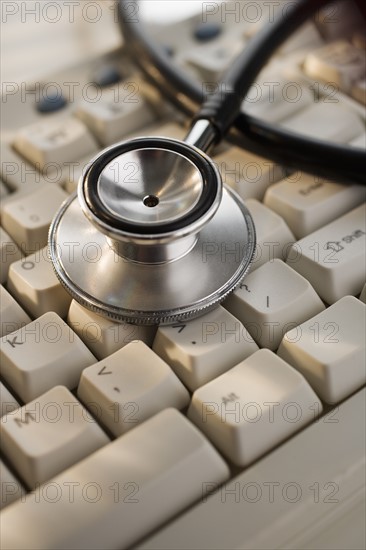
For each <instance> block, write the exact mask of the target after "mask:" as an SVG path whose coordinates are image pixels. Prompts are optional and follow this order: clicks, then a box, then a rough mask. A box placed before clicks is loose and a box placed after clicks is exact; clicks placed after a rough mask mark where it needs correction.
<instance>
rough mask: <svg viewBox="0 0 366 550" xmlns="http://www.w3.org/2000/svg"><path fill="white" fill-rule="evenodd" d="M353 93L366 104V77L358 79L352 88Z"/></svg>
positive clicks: (353, 95)
mask: <svg viewBox="0 0 366 550" xmlns="http://www.w3.org/2000/svg"><path fill="white" fill-rule="evenodd" d="M351 95H352V97H353V98H354V99H356V100H357V101H359V102H360V103H362V105H366V78H360V80H356V82H355V83H354V84H353V86H352V88H351Z"/></svg>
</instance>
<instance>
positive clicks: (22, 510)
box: [1, 409, 229, 550]
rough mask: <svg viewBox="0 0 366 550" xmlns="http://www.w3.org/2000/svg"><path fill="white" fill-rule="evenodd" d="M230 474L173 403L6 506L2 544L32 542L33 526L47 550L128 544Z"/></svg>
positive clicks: (14, 546) (34, 540)
mask: <svg viewBox="0 0 366 550" xmlns="http://www.w3.org/2000/svg"><path fill="white" fill-rule="evenodd" d="M228 477H229V469H228V467H227V465H226V464H225V463H224V461H223V459H222V458H221V457H220V456H219V454H218V453H217V451H216V450H215V449H214V448H213V447H212V446H211V444H210V443H209V442H208V441H207V440H206V439H205V438H204V436H203V435H202V434H201V433H200V432H199V431H198V430H197V428H195V427H194V426H193V425H192V424H191V423H190V422H189V421H188V420H187V419H186V418H184V417H183V416H182V415H181V414H180V413H179V412H178V411H176V410H174V409H166V410H164V411H163V412H161V413H159V414H157V415H156V416H154V417H153V418H151V419H149V420H147V421H146V422H144V423H143V424H141V425H140V426H138V427H136V428H135V429H134V430H131V431H130V432H129V433H127V434H126V435H124V436H122V437H120V438H118V439H116V440H115V441H113V442H112V443H110V444H108V445H105V446H104V447H103V448H101V449H99V450H98V451H96V452H95V453H93V454H91V455H90V456H89V457H87V458H85V459H84V460H83V461H81V462H79V463H77V464H76V465H74V466H72V467H71V468H69V469H68V470H65V471H64V472H63V473H61V474H59V475H58V476H57V477H55V478H53V479H52V480H51V481H50V482H49V483H48V484H47V483H46V484H44V485H42V486H41V487H39V488H37V489H36V491H35V493H30V494H29V495H27V497H26V498H25V502H18V503H15V504H14V505H13V506H9V507H8V508H6V509H5V510H4V511H3V513H2V515H1V523H2V527H5V526H6V529H2V531H3V541H2V543H3V546H4V547H5V548H7V549H9V550H10V549H17V550H20V549H21V548H24V549H25V548H29V533H30V532H31V533H32V544H33V546H34V547H36V548H38V549H39V550H41V549H42V548H44V549H49V548H73V549H77V548H78V549H82V548H90V549H91V550H92V549H95V550H97V549H98V550H99V549H100V548H105V549H111V550H112V549H114V548H127V547H129V546H130V545H131V544H133V543H134V542H136V540H138V539H140V538H141V537H143V536H144V535H146V534H147V533H148V532H150V531H151V530H153V529H154V528H155V527H157V526H159V525H160V524H161V523H163V522H164V521H167V520H168V519H170V518H171V517H173V516H174V515H176V514H177V513H178V512H180V511H182V510H184V508H186V507H187V506H188V505H190V504H192V503H194V502H195V501H197V500H198V499H199V498H202V495H205V493H206V492H207V491H208V490H209V488H210V487H212V484H215V483H222V482H224V481H225V480H226V479H228ZM70 489H72V492H71V493H70ZM55 490H56V493H57V497H56V498H55V499H54V500H53V504H52V506H50V501H49V499H50V498H52V496H49V494H50V495H52V494H54V493H53V492H52V491H55ZM157 491H158V493H157ZM70 494H71V495H72V497H70ZM159 496H160V497H161V498H159ZM157 498H158V499H159V505H158V506H157ZM20 524H21V525H22V528H21V529H19V525H20Z"/></svg>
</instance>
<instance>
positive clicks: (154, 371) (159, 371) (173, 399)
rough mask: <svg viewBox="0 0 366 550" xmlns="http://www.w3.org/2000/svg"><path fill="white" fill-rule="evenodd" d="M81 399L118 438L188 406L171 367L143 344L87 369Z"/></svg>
mask: <svg viewBox="0 0 366 550" xmlns="http://www.w3.org/2000/svg"><path fill="white" fill-rule="evenodd" d="M78 397H79V398H80V400H81V401H82V402H83V403H84V405H85V406H86V407H87V408H88V407H89V406H90V409H91V411H92V412H94V414H96V416H97V418H98V420H99V421H100V422H101V423H102V424H103V425H105V426H106V427H107V428H108V429H109V431H110V432H111V433H112V434H113V435H115V436H119V435H121V434H122V433H125V432H127V431H128V430H130V429H131V428H134V427H135V426H137V425H138V424H141V422H143V421H144V420H147V419H148V418H150V417H151V416H153V415H154V414H156V413H158V412H160V411H161V410H163V409H166V408H168V407H175V408H177V409H183V408H184V407H186V406H187V405H188V403H189V393H188V391H187V390H186V388H185V387H184V386H183V384H182V383H181V382H180V381H179V379H178V378H177V377H176V375H175V374H174V372H173V371H172V370H171V368H170V367H169V366H168V365H167V364H166V363H165V362H164V361H163V360H162V359H160V357H159V356H158V355H156V354H155V353H154V352H153V351H152V350H151V349H150V348H148V347H147V346H146V344H144V343H143V342H141V341H136V342H131V343H130V344H127V345H126V346H124V347H123V348H121V349H120V350H118V351H116V352H115V353H113V354H112V355H110V356H109V357H106V358H105V359H104V360H103V361H100V362H99V363H97V364H95V365H92V366H90V367H88V368H86V369H84V370H83V372H82V375H81V379H80V383H79V388H78Z"/></svg>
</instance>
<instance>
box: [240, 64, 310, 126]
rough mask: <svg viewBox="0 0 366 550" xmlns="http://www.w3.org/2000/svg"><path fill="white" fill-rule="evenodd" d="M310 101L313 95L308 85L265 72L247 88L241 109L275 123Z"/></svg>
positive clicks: (276, 73) (305, 105)
mask: <svg viewBox="0 0 366 550" xmlns="http://www.w3.org/2000/svg"><path fill="white" fill-rule="evenodd" d="M312 103H313V95H312V93H311V91H310V89H309V88H308V87H305V86H301V85H300V84H299V83H298V82H295V81H294V80H286V79H283V78H281V77H280V76H279V74H278V72H273V73H268V72H266V73H265V75H263V77H260V78H259V79H258V80H256V82H255V83H254V84H253V86H252V88H251V89H250V90H249V92H248V95H247V98H246V100H245V101H244V102H243V104H242V111H244V112H245V113H247V114H248V115H250V116H254V117H258V118H262V119H264V120H265V121H266V122H271V123H275V124H276V123H277V122H280V121H282V120H284V119H286V118H288V117H290V116H292V115H294V114H295V113H297V112H299V111H302V110H303V109H305V108H306V107H308V106H309V105H311V104H312Z"/></svg>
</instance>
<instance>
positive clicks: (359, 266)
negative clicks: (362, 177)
mask: <svg viewBox="0 0 366 550" xmlns="http://www.w3.org/2000/svg"><path fill="white" fill-rule="evenodd" d="M365 214H366V210H365V204H362V205H361V206H358V207H357V208H355V209H354V210H351V212H348V213H347V214H345V215H344V216H341V217H340V218H338V219H337V220H335V221H333V222H332V223H329V224H328V225H325V226H324V227H322V228H321V229H318V230H317V231H315V232H314V233H311V234H310V235H308V236H307V237H305V238H304V239H301V240H300V241H297V242H296V243H295V244H294V245H293V246H292V247H291V249H290V252H289V254H288V257H287V263H289V264H290V265H291V267H292V268H293V269H295V270H296V271H298V272H299V273H300V274H301V275H303V276H304V277H305V278H306V279H307V280H308V281H309V282H310V284H311V285H312V286H313V287H314V288H315V290H316V292H317V293H318V294H319V296H320V297H321V298H322V299H323V300H324V301H325V302H327V303H328V304H333V303H334V302H336V301H337V300H339V299H340V298H343V296H347V295H349V294H350V295H353V296H357V295H358V294H359V293H360V292H361V290H362V286H363V284H364V280H365V261H366V253H365V250H366V247H365V236H366V216H365Z"/></svg>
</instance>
